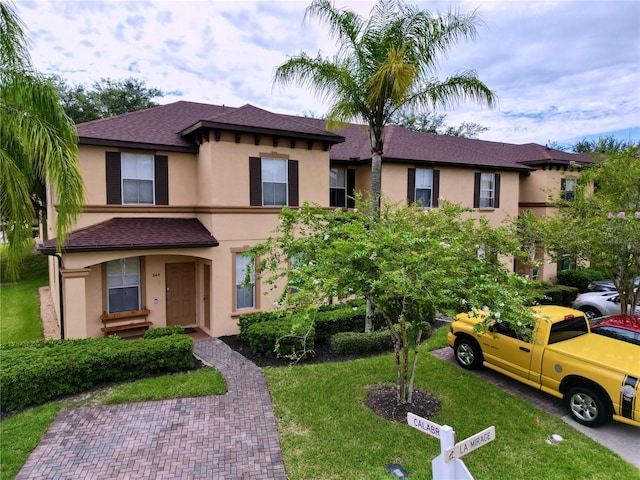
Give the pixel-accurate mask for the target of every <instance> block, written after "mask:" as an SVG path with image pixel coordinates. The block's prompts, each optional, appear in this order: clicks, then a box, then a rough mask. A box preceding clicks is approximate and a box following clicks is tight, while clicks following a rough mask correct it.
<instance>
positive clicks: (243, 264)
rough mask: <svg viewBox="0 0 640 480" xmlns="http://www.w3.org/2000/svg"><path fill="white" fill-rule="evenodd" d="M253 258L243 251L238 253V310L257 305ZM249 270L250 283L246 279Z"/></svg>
mask: <svg viewBox="0 0 640 480" xmlns="http://www.w3.org/2000/svg"><path fill="white" fill-rule="evenodd" d="M252 267H253V259H252V258H251V257H247V256H245V255H244V254H242V253H236V310H240V309H243V308H254V307H255V278H254V274H253V268H252ZM247 269H248V270H249V279H250V280H249V281H250V283H249V284H245V283H244V281H245V279H246V277H247Z"/></svg>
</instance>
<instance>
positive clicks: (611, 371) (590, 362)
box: [448, 305, 640, 427]
mask: <svg viewBox="0 0 640 480" xmlns="http://www.w3.org/2000/svg"><path fill="white" fill-rule="evenodd" d="M482 313H483V312H481V314H479V315H475V314H473V313H461V314H459V315H457V316H456V318H455V320H454V321H453V322H452V323H451V329H450V332H449V334H448V344H449V346H450V347H452V348H453V349H454V352H455V357H456V360H457V362H458V363H459V364H460V366H462V367H463V368H467V369H474V368H480V367H481V366H485V367H487V368H491V369H492V370H495V371H497V372H500V373H502V374H504V375H507V376H509V377H511V378H514V379H515V380H518V381H520V382H522V383H526V384H527V385H530V386H532V387H534V388H537V389H539V390H542V391H543V392H546V393H549V394H551V395H554V396H556V397H558V398H562V399H564V401H565V403H566V405H567V409H568V411H569V413H570V414H571V416H572V417H573V418H574V419H575V420H576V421H577V422H579V423H581V424H583V425H587V426H589V427H595V426H597V425H600V424H602V423H605V422H607V421H609V420H611V418H613V419H614V420H616V421H618V422H623V423H627V424H629V425H634V426H637V427H640V402H639V401H638V390H639V389H640V380H639V379H640V347H639V346H638V345H633V344H631V343H627V342H622V341H620V340H617V339H614V338H609V337H605V336H602V335H596V334H595V333H591V331H590V328H589V322H588V321H587V318H586V317H585V315H584V313H583V312H580V311H579V310H573V309H570V308H566V307H559V306H551V305H548V306H540V307H533V313H534V316H535V318H536V324H535V325H533V326H532V330H531V335H530V338H524V337H523V336H522V335H520V334H519V333H518V332H516V331H515V330H514V329H513V328H511V327H510V326H509V324H508V323H507V322H495V321H493V322H489V325H488V328H486V329H478V328H474V327H476V325H477V324H478V323H479V322H481V321H482V320H483V318H485V317H486V315H482Z"/></svg>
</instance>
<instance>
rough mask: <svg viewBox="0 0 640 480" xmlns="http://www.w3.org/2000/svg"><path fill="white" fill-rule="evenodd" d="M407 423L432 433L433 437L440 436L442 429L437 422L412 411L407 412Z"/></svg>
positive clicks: (429, 433)
mask: <svg viewBox="0 0 640 480" xmlns="http://www.w3.org/2000/svg"><path fill="white" fill-rule="evenodd" d="M407 423H408V424H409V425H410V426H412V427H413V428H416V429H418V430H420V431H421V432H424V433H426V434H428V435H431V436H432V437H436V438H440V431H441V429H442V427H441V426H440V425H438V424H437V423H433V422H431V421H429V420H427V419H426V418H422V417H419V416H417V415H414V414H413V413H411V412H408V413H407Z"/></svg>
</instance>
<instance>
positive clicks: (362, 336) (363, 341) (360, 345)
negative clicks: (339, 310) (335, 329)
mask: <svg viewBox="0 0 640 480" xmlns="http://www.w3.org/2000/svg"><path fill="white" fill-rule="evenodd" d="M395 328H396V331H399V329H400V327H399V326H398V325H396V326H395ZM430 334H431V325H430V324H429V325H428V326H427V328H426V331H425V332H423V333H422V339H423V340H425V339H426V338H428V337H429V335H430ZM329 345H330V346H331V350H333V351H334V352H335V353H336V354H338V355H350V354H363V353H381V352H387V351H389V350H391V349H393V341H392V340H391V333H390V332H389V329H388V328H385V329H384V330H378V331H375V332H371V333H364V332H340V333H335V334H333V335H331V337H329Z"/></svg>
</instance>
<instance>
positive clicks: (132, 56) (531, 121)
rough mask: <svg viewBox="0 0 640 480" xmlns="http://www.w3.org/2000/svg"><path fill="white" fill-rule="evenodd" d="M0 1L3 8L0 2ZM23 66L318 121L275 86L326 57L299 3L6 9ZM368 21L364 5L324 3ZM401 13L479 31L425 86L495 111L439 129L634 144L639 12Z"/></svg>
mask: <svg viewBox="0 0 640 480" xmlns="http://www.w3.org/2000/svg"><path fill="white" fill-rule="evenodd" d="M3 1H4V0H3ZM13 1H14V5H15V7H16V10H17V12H18V15H19V17H20V18H21V20H22V21H23V23H24V24H25V28H26V31H27V34H28V36H29V38H30V39H31V42H32V43H31V47H30V53H31V59H32V63H33V65H34V66H35V67H36V69H38V71H40V72H41V73H42V74H44V75H51V74H56V75H59V76H60V77H61V78H63V79H64V80H65V81H66V82H67V84H69V85H76V84H83V85H87V86H91V85H92V84H93V83H94V82H96V81H98V80H100V79H102V78H109V79H113V80H119V79H125V78H130V77H133V78H135V79H138V80H140V81H143V82H144V83H145V85H146V86H147V87H149V88H152V87H153V88H158V89H160V90H162V91H163V92H164V96H163V97H162V98H157V99H156V101H157V102H158V103H160V104H166V103H171V102H175V101H178V100H187V101H193V102H201V103H212V104H218V105H229V106H233V107H240V106H242V105H245V104H247V103H249V104H252V105H254V106H256V107H259V108H263V109H266V110H269V111H272V112H276V113H286V114H293V115H313V116H316V117H317V116H323V115H324V114H326V112H327V111H328V110H329V106H330V105H329V104H327V103H326V102H324V101H323V99H322V98H318V97H317V96H316V95H315V94H314V92H313V91H308V90H306V89H303V88H300V87H297V86H288V87H286V88H282V87H281V86H279V85H274V82H273V78H274V72H275V69H276V68H277V67H278V66H279V65H281V64H282V63H284V62H286V61H287V59H288V58H290V57H291V56H294V55H297V54H299V53H301V52H306V53H308V54H310V55H312V56H315V55H317V54H318V52H321V53H322V54H323V55H325V56H329V57H332V56H333V55H334V54H335V53H336V51H337V47H336V44H335V42H334V40H333V39H332V38H331V37H330V35H329V31H328V29H327V28H326V26H325V25H322V24H320V23H319V22H318V21H317V20H316V19H307V20H306V21H305V9H306V7H307V6H308V5H309V3H310V0H269V1H259V0H253V1H249V0H227V1H222V0H136V1H127V0H68V1H64V0H48V1H44V0H13ZM334 3H335V5H336V6H337V7H347V8H349V9H351V10H354V11H355V12H356V13H358V14H360V15H362V16H364V17H367V16H368V14H369V12H370V11H371V8H372V6H373V5H374V3H375V2H373V1H369V0H366V1H365V0H336V1H335V2H334ZM406 3H409V4H411V5H415V6H418V7H419V8H422V9H428V10H429V11H431V12H432V13H434V14H437V13H446V12H447V11H449V10H453V11H458V12H460V13H470V12H472V11H474V10H476V11H477V14H478V15H480V17H481V18H482V20H483V25H482V26H481V27H480V28H479V29H478V35H477V38H476V39H475V40H473V41H472V40H464V41H462V42H460V43H458V44H457V45H455V46H454V47H453V49H452V50H451V52H450V54H449V55H448V57H446V58H441V59H440V62H439V69H438V73H437V77H438V79H440V80H444V79H445V78H447V77H448V76H450V75H453V74H455V73H457V72H461V71H464V70H469V69H471V70H475V71H476V72H477V75H478V77H479V78H480V80H481V81H483V82H484V83H485V84H486V85H487V86H488V87H489V88H490V89H491V90H492V91H494V92H495V93H496V94H497V97H498V106H497V108H494V109H489V108H487V107H480V106H477V105H474V104H469V103H462V104H459V105H458V106H456V107H454V108H453V109H449V110H447V111H442V112H438V113H445V114H446V119H445V123H446V124H447V125H452V126H458V125H460V124H461V123H462V122H475V123H478V124H480V125H482V126H484V127H487V128H488V130H487V131H486V132H484V133H482V134H481V135H480V136H479V138H481V139H483V140H492V141H500V142H508V143H529V142H533V143H538V144H541V145H545V144H548V143H555V144H559V145H564V146H569V145H573V144H574V143H575V142H576V141H578V140H581V139H585V138H586V139H594V138H598V137H600V136H606V135H613V136H614V137H615V138H616V139H618V140H625V141H626V140H631V141H640V1H639V0H600V1H587V0H556V1H545V0H460V1H451V2H445V1H436V0H432V1H418V0H413V1H412V0H406Z"/></svg>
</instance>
